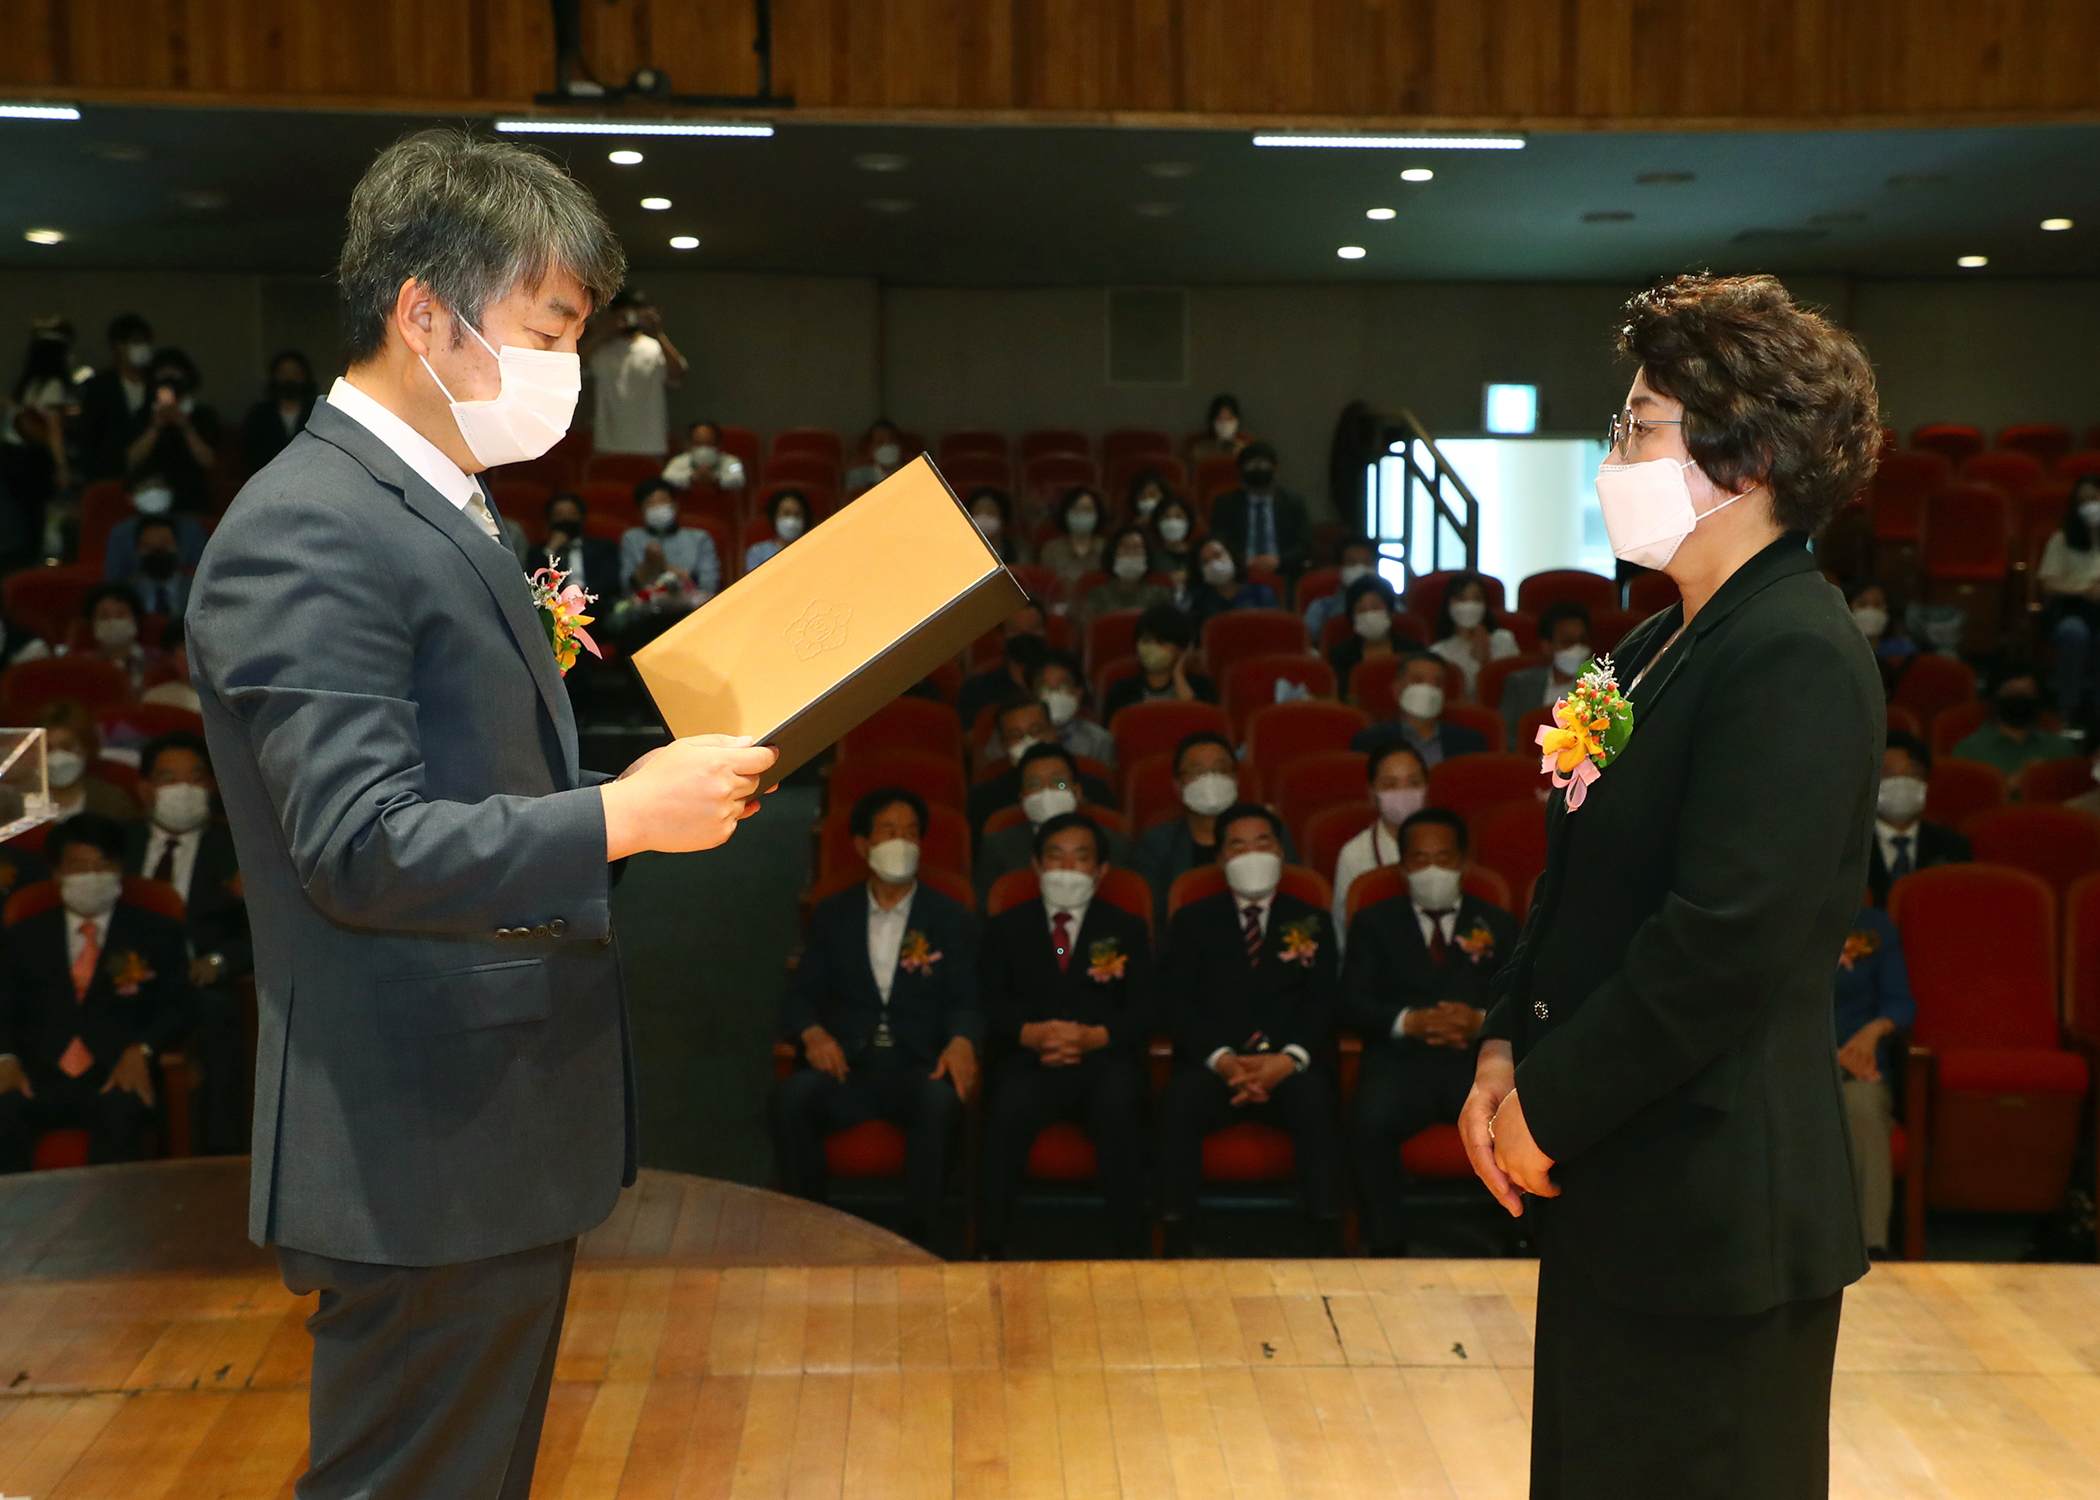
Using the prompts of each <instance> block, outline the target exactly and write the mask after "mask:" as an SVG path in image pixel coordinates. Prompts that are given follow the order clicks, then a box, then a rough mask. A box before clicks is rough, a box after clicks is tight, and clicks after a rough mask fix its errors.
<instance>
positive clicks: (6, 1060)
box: [0, 1057, 36, 1099]
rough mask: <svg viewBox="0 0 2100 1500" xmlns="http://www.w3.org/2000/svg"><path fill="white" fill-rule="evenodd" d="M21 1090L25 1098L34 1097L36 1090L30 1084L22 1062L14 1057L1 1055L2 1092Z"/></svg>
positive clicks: (0, 1086) (0, 1077) (0, 1085)
mask: <svg viewBox="0 0 2100 1500" xmlns="http://www.w3.org/2000/svg"><path fill="white" fill-rule="evenodd" d="M11 1089H12V1090H19V1091H20V1093H21V1095H22V1097H23V1098H24V1099H34V1098H35V1097H36V1090H35V1089H33V1088H31V1087H30V1086H29V1075H28V1074H27V1073H25V1072H23V1071H22V1064H21V1063H20V1062H18V1061H17V1060H16V1059H14V1058H12V1057H0V1094H4V1093H7V1092H8V1091H9V1090H11Z"/></svg>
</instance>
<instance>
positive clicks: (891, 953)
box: [868, 880, 919, 1006]
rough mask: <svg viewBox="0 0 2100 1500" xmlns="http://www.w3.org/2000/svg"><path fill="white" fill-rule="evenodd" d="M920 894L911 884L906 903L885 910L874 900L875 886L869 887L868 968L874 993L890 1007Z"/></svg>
mask: <svg viewBox="0 0 2100 1500" xmlns="http://www.w3.org/2000/svg"><path fill="white" fill-rule="evenodd" d="M918 894H919V883H918V882H917V881H916V880H915V881H913V882H912V886H911V889H910V890H908V891H906V892H905V893H904V899H903V900H902V901H899V902H898V903H897V904H896V905H895V906H892V907H890V908H888V909H887V910H885V909H884V908H883V906H882V904H881V903H880V902H878V901H877V900H876V899H875V885H874V882H872V881H870V882H869V884H868V967H869V968H871V969H873V970H874V971H875V991H876V993H877V994H879V995H881V996H882V1003H883V1004H884V1005H885V1006H887V1005H888V1004H889V1003H890V987H891V986H892V985H894V984H895V983H896V982H897V956H898V955H899V954H900V953H901V952H902V951H903V949H904V934H905V931H906V930H907V929H908V928H910V926H911V903H912V900H913V898H915V897H916V896H917V895H918Z"/></svg>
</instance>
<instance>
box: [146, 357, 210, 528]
mask: <svg viewBox="0 0 2100 1500" xmlns="http://www.w3.org/2000/svg"><path fill="white" fill-rule="evenodd" d="M197 386H198V379H197V367H196V366H195V365H194V364H192V363H191V362H190V357H189V356H188V355H187V354H185V353H183V352H182V351H181V350H180V349H161V350H157V351H155V353H154V355H153V363H152V366H151V369H150V373H149V374H148V376H147V379H146V399H145V401H144V402H142V403H141V404H140V405H139V407H138V408H137V410H135V411H133V412H132V413H131V417H130V419H129V422H128V424H127V425H126V427H125V439H124V440H125V445H126V446H125V448H124V469H125V471H126V472H128V473H135V472H137V471H138V470H140V469H144V468H151V469H153V470H154V471H155V472H156V473H158V474H159V475H160V476H161V477H162V478H164V479H166V480H167V482H168V488H169V489H171V490H172V491H174V494H175V509H177V510H179V511H182V512H184V513H186V514H190V515H197V514H201V513H202V512H204V511H208V510H210V509H211V476H212V471H213V470H214V469H215V468H217V466H218V462H219V455H218V451H217V450H216V449H215V448H214V447H213V446H212V445H213V443H215V442H216V441H217V440H218V436H219V417H218V413H216V412H215V411H213V410H212V409H211V408H210V407H209V406H202V405H199V404H198V402H197Z"/></svg>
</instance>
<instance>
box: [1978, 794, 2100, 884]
mask: <svg viewBox="0 0 2100 1500" xmlns="http://www.w3.org/2000/svg"><path fill="white" fill-rule="evenodd" d="M1961 831H1962V832H1963V833H1964V834H1966V835H1967V836H1968V839H1969V848H1970V851H1971V853H1972V855H1973V857H1974V858H1975V860H1976V862H1977V863H1978V864H1984V865H2010V866H2012V867H2013V868H2014V869H2016V870H2025V871H2027V873H2028V874H2030V875H2039V876H2040V877H2041V878H2042V879H2043V880H2046V881H2047V882H2048V883H2049V888H2050V889H2051V890H2053V891H2055V892H2056V894H2057V896H2058V898H2059V899H2061V898H2062V897H2063V896H2064V894H2065V893H2066V892H2068V891H2069V890H2070V889H2071V887H2072V885H2073V884H2075V883H2076V882H2077V881H2078V880H2079V879H2080V878H2081V877H2083V876H2086V875H2090V874H2092V873H2093V872H2094V871H2096V870H2100V818H2095V817H2093V816H2092V815H2091V814H2089V813H2082V812H2075V811H2073V810H2072V809H2071V808H2068V807H2058V806H2053V805H2051V804H2049V803H2046V802H2043V803H2033V804H2029V803H2016V804H2014V805H2013V806H2011V807H1999V808H1993V809H1992V810H1990V811H1989V812H1980V813H1977V814H1976V815H1975V816H1974V817H1972V818H1970V819H1969V821H1968V822H1967V823H1965V824H1963V825H1962V830H1961Z"/></svg>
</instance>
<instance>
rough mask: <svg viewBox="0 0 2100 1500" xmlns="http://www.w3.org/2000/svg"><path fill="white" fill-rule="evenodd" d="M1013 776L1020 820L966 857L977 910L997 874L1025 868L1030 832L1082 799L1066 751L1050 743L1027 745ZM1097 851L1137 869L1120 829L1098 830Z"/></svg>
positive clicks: (983, 906) (1032, 843)
mask: <svg viewBox="0 0 2100 1500" xmlns="http://www.w3.org/2000/svg"><path fill="white" fill-rule="evenodd" d="M1014 772H1015V775H1016V776H1017V777H1018V778H1019V785H1020V803H1021V811H1022V813H1023V814H1025V817H1024V819H1023V821H1021V822H1019V823H1016V824H1014V825H1013V826H1011V827H1009V828H1002V829H1000V830H999V831H998V832H996V833H988V834H986V835H984V838H983V841H982V842H981V843H979V844H978V846H977V857H976V858H975V859H974V860H973V861H972V862H971V866H970V868H971V870H972V872H973V874H974V877H975V878H974V881H973V884H974V885H975V886H976V889H977V909H978V910H979V911H983V910H985V909H986V908H987V907H988V906H989V905H990V898H991V894H992V886H993V884H994V883H995V882H996V881H997V880H998V879H999V877H1000V876H1002V875H1007V874H1011V873H1012V872H1013V871H1015V870H1022V869H1026V868H1027V867H1028V863H1029V861H1030V860H1032V859H1034V858H1035V836H1036V832H1037V830H1039V829H1040V828H1042V826H1043V825H1044V824H1045V823H1048V822H1049V821H1050V820H1051V819H1052V818H1061V817H1063V816H1064V815H1065V814H1066V813H1070V812H1077V811H1078V810H1079V804H1080V802H1081V801H1082V800H1085V801H1092V800H1093V799H1092V798H1082V796H1081V783H1080V777H1079V771H1078V768H1077V767H1076V766H1074V765H1073V764H1072V756H1071V752H1069V751H1067V750H1066V749H1065V748H1064V747H1063V746H1061V745H1058V744H1055V743H1052V744H1047V745H1030V746H1029V747H1028V749H1027V751H1026V753H1024V754H1023V755H1022V756H1021V759H1020V761H1019V762H1018V763H1017V764H1016V765H1015V767H1014ZM1101 839H1102V850H1103V854H1104V855H1105V857H1106V858H1107V859H1109V860H1110V861H1111V862H1113V863H1115V864H1119V865H1122V866H1123V867H1124V868H1125V869H1132V870H1134V869H1138V868H1139V867H1140V859H1139V855H1138V851H1137V846H1136V845H1135V844H1133V843H1132V842H1131V841H1130V839H1129V837H1128V836H1127V835H1125V834H1121V833H1117V832H1115V831H1114V830H1113V829H1107V828H1104V829H1102V830H1101Z"/></svg>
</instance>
